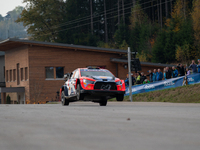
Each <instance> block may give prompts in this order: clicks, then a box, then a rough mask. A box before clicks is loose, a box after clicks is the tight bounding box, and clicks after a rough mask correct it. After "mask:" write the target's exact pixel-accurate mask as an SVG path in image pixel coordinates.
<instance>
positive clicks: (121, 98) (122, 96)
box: [116, 94, 124, 102]
mask: <svg viewBox="0 0 200 150" xmlns="http://www.w3.org/2000/svg"><path fill="white" fill-rule="evenodd" d="M116 99H117V101H120V102H121V101H123V100H124V94H119V95H117V96H116Z"/></svg>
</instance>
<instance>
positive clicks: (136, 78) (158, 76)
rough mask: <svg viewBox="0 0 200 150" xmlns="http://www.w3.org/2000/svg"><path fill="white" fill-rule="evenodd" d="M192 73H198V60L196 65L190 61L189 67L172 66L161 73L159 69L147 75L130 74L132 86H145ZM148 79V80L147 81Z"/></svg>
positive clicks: (127, 81) (199, 66)
mask: <svg viewBox="0 0 200 150" xmlns="http://www.w3.org/2000/svg"><path fill="white" fill-rule="evenodd" d="M191 72H192V73H197V72H198V73H200V59H198V64H196V63H195V61H194V60H192V63H191V64H190V66H189V67H185V66H184V65H183V64H177V66H173V67H172V68H171V69H170V68H169V67H165V68H164V69H163V72H162V71H161V70H160V69H157V70H156V69H154V70H153V72H152V71H151V70H149V71H148V74H147V75H145V74H144V72H141V73H140V72H139V71H138V72H137V73H135V74H132V85H135V84H136V85H137V84H146V83H151V82H156V81H161V80H167V79H171V78H176V77H179V76H185V75H190V74H191ZM147 77H149V80H148V79H147ZM125 84H126V86H128V85H129V78H128V75H127V78H126V80H125Z"/></svg>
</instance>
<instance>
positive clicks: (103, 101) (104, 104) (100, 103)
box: [99, 97, 108, 106]
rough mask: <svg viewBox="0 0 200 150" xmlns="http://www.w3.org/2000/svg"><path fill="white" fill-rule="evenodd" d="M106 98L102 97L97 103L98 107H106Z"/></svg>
mask: <svg viewBox="0 0 200 150" xmlns="http://www.w3.org/2000/svg"><path fill="white" fill-rule="evenodd" d="M107 101H108V100H107V98H106V97H102V98H101V100H100V102H99V105H100V106H106V105H107Z"/></svg>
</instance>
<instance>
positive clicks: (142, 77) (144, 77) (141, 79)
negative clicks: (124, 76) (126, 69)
mask: <svg viewBox="0 0 200 150" xmlns="http://www.w3.org/2000/svg"><path fill="white" fill-rule="evenodd" d="M146 78H147V77H146V76H145V75H144V72H142V73H141V77H140V83H143V82H144V80H145V79H146Z"/></svg>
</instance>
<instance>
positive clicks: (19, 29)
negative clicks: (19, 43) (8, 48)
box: [0, 6, 27, 41]
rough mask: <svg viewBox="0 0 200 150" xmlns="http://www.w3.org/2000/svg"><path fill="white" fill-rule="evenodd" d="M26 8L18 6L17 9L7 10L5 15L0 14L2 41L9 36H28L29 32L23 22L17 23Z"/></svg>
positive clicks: (0, 36)
mask: <svg viewBox="0 0 200 150" xmlns="http://www.w3.org/2000/svg"><path fill="white" fill-rule="evenodd" d="M23 9H24V8H23V7H21V6H17V7H16V8H15V9H13V10H11V11H9V12H7V15H6V16H5V17H3V16H2V15H1V14H0V41H1V40H4V39H7V38H26V37H27V32H26V30H25V29H26V28H25V27H24V26H23V23H16V22H15V21H16V20H17V18H18V17H20V14H21V12H22V10H23Z"/></svg>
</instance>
